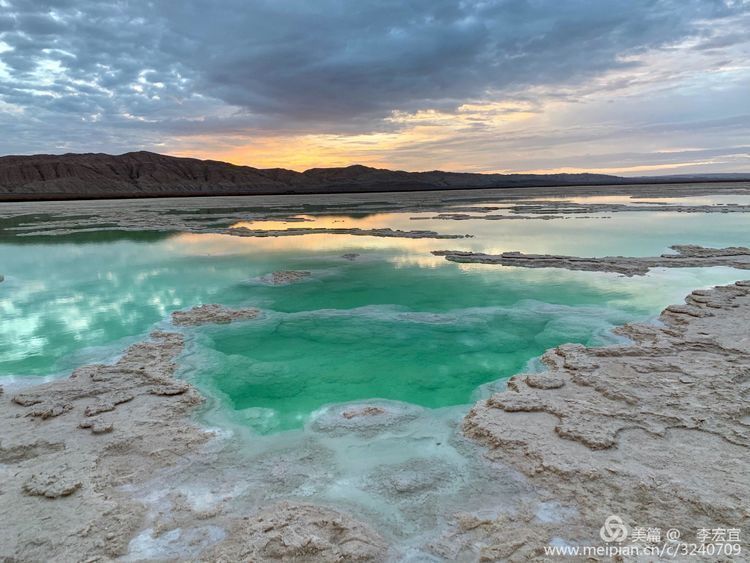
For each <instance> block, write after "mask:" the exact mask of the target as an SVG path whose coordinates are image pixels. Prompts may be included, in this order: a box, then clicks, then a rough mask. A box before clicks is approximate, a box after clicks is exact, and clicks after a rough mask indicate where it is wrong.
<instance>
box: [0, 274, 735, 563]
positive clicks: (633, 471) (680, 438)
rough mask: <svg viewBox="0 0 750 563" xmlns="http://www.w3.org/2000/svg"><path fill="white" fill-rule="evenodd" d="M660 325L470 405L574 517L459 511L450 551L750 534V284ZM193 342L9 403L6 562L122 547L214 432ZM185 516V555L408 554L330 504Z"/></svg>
mask: <svg viewBox="0 0 750 563" xmlns="http://www.w3.org/2000/svg"><path fill="white" fill-rule="evenodd" d="M243 314H244V313H243V312H241V311H240V312H238V313H237V317H238V318H242V317H243ZM196 315H197V316H196V317H195V318H196V319H198V320H197V321H196V322H199V321H200V319H203V318H205V314H204V311H202V310H200V311H197V312H196ZM231 317H232V313H231V312H230V311H226V312H224V313H223V316H222V321H223V322H226V321H225V319H226V318H231ZM246 318H252V315H249V313H248V314H247V315H246ZM183 320H184V319H183ZM209 321H210V319H209ZM659 321H660V324H658V325H643V324H630V325H625V326H624V327H621V328H620V329H618V330H617V331H618V332H619V333H620V334H622V335H624V336H627V337H628V338H630V339H631V341H632V342H631V343H630V344H627V345H622V346H608V347H604V348H585V347H583V346H579V345H564V346H560V347H558V348H555V349H553V350H550V351H548V352H547V353H546V354H545V355H544V356H543V362H544V363H545V364H546V365H547V366H548V367H549V368H550V369H549V371H548V372H545V373H542V374H533V375H521V376H515V377H513V378H511V380H510V381H509V383H508V390H507V391H505V392H501V393H497V394H495V395H493V396H492V397H491V398H489V399H487V400H484V401H480V402H479V403H477V404H476V405H475V406H474V408H473V409H472V410H471V411H470V412H469V413H468V414H467V416H466V418H465V421H464V432H465V433H466V434H467V435H468V436H470V437H472V438H474V439H476V440H477V441H478V442H479V443H481V444H484V445H486V447H487V448H488V449H487V454H488V455H489V456H491V457H492V458H494V459H496V460H498V461H500V462H502V463H504V464H509V465H511V466H512V467H515V468H517V469H518V470H520V471H522V472H523V473H524V474H525V475H527V477H528V479H529V480H530V482H531V483H532V485H533V486H534V487H536V488H537V489H538V491H539V493H540V494H541V495H542V497H543V498H546V499H547V500H548V501H549V502H552V503H555V504H556V505H560V506H564V507H566V510H568V511H569V513H568V517H566V518H565V520H564V522H560V521H551V522H545V521H540V520H539V518H538V517H536V518H535V517H533V516H532V515H529V514H527V513H524V512H519V513H517V514H516V515H515V516H514V517H511V516H508V515H507V514H506V515H503V516H499V517H497V518H487V517H486V516H479V515H472V514H471V513H466V514H463V515H459V516H458V517H457V520H456V525H455V530H454V532H453V535H452V537H451V543H452V544H453V545H455V546H459V547H458V548H457V549H458V552H455V553H451V554H450V555H451V557H456V558H469V559H471V558H478V557H481V558H484V559H487V560H494V559H508V558H509V559H512V560H525V559H535V558H540V559H541V558H543V555H544V552H543V548H544V546H545V545H548V544H549V543H550V542H554V541H560V538H562V539H564V541H565V542H568V543H571V544H577V543H578V544H598V543H601V542H600V540H598V531H599V528H600V527H601V525H602V522H603V521H604V519H605V518H606V517H607V516H609V515H611V514H617V515H619V516H620V517H622V518H623V519H624V520H625V522H626V523H627V524H628V525H629V526H650V527H652V526H660V527H664V528H676V529H678V530H680V531H681V533H682V534H683V538H684V540H685V541H695V540H694V534H695V532H696V530H697V529H699V528H720V527H721V528H740V529H747V524H748V518H750V514H748V511H747V508H746V502H745V501H746V499H747V498H748V496H750V476H748V475H747V472H746V470H745V469H746V467H747V466H748V463H750V455H749V452H748V447H749V446H750V405H749V404H748V392H749V391H750V333H748V332H747V328H746V327H747V326H748V325H749V324H750V281H746V282H737V283H736V284H734V285H729V286H722V287H717V288H714V289H711V290H696V291H694V292H693V293H691V294H690V295H689V296H688V297H687V298H686V304H685V305H679V306H671V307H668V308H667V309H665V311H664V312H663V313H662V315H661V316H660V318H659ZM249 322H252V321H249ZM183 345H184V337H183V336H182V335H181V334H179V333H176V332H155V333H153V334H152V335H151V337H150V338H149V339H148V340H147V341H144V342H142V343H139V344H135V345H133V346H131V347H130V348H128V350H126V351H125V352H124V354H123V355H122V357H121V358H120V359H119V360H118V361H117V362H116V363H115V364H112V365H92V366H83V367H81V368H78V369H77V370H75V371H74V372H73V374H72V375H71V377H70V378H66V379H60V380H55V381H52V382H49V383H45V384H42V385H38V386H34V387H29V388H26V389H23V390H21V391H20V392H18V393H4V394H3V395H2V396H0V405H2V408H0V413H1V414H0V418H1V419H2V427H3V429H4V434H3V437H2V442H1V444H0V460H2V466H0V468H1V469H0V477H2V483H3V484H2V489H0V490H1V491H2V496H1V497H0V499H2V502H1V503H0V520H1V521H3V522H4V523H5V524H4V525H3V527H2V531H0V534H1V535H0V546H2V547H1V548H0V549H1V550H2V551H0V555H2V556H3V557H5V558H10V559H11V560H21V561H33V560H44V559H51V558H55V559H58V560H108V559H113V558H119V557H123V556H126V554H127V552H128V548H129V546H130V545H131V541H132V540H133V538H136V537H137V536H138V535H139V534H140V533H142V532H143V528H144V526H145V525H146V522H147V521H148V514H147V512H148V510H147V508H146V506H145V505H144V503H143V502H142V501H141V500H139V499H138V498H134V497H133V496H132V495H131V494H129V492H128V491H129V490H133V489H134V487H136V486H137V485H142V484H143V483H145V482H147V481H148V480H149V479H151V478H152V477H153V476H154V475H155V474H160V473H167V474H169V473H170V472H179V471H180V470H181V467H184V466H185V465H187V464H189V463H190V461H191V459H194V458H195V457H196V456H198V457H199V456H201V455H203V453H202V452H204V451H205V448H209V447H210V445H211V443H212V442H213V441H214V436H213V435H212V434H211V433H210V432H208V431H206V430H203V429H201V428H199V427H198V426H196V425H195V423H194V422H193V421H192V416H193V414H194V413H195V409H196V408H197V407H198V405H200V404H201V402H202V398H201V397H200V395H199V394H198V393H197V391H196V390H195V389H194V388H193V387H192V386H190V385H189V384H187V383H185V382H183V381H180V380H177V379H175V378H174V373H175V370H176V365H175V359H176V357H177V356H178V355H179V353H180V351H181V350H182V347H183ZM373 414H375V415H377V414H378V412H372V413H362V416H371V415H373ZM352 416H357V413H355V414H354V415H352ZM178 524H179V525H180V526H183V527H184V526H186V525H194V526H195V525H199V528H200V529H201V530H203V532H202V535H198V536H196V537H193V538H192V540H191V542H190V543H191V545H189V546H187V548H189V549H190V550H192V551H191V552H190V553H191V554H190V555H189V556H187V557H185V558H196V557H197V558H206V559H209V560H233V559H236V558H238V557H252V558H259V559H261V560H263V559H283V558H290V557H302V558H304V559H305V560H320V561H327V560H331V559H334V558H338V559H342V560H385V559H388V558H394V559H397V558H398V554H395V553H393V552H389V547H388V542H387V540H386V539H384V537H383V536H382V535H380V534H379V533H378V531H377V530H375V529H374V528H372V527H371V525H370V524H368V523H366V522H360V521H358V520H357V519H356V518H354V517H353V516H352V515H350V514H348V513H347V512H346V511H341V512H339V511H337V510H336V507H330V506H315V505H312V504H300V503H296V502H293V501H290V502H281V503H275V504H272V505H270V506H265V507H261V508H260V509H259V513H258V514H245V515H239V514H233V513H232V512H231V511H226V512H223V511H221V510H218V511H208V512H200V511H195V510H192V509H188V508H186V509H185V510H183V511H182V513H181V514H180V516H179V522H175V523H174V525H178ZM151 533H154V534H156V533H163V530H162V531H158V530H151ZM691 534H692V537H693V539H690V538H691ZM555 538H557V540H555ZM743 542H746V539H745V538H744V537H743ZM743 547H744V548H745V549H746V548H747V544H746V543H743ZM436 549H437V550H438V552H439V546H438V547H436Z"/></svg>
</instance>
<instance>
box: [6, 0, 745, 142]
mask: <svg viewBox="0 0 750 563" xmlns="http://www.w3.org/2000/svg"><path fill="white" fill-rule="evenodd" d="M748 10H750V6H749V5H748V3H747V2H744V1H729V0H727V1H720V0H610V1H606V2H605V1H600V2H591V1H590V0H566V1H561V0H483V1H482V0H476V1H472V0H463V1H455V0H451V1H449V0H411V1H405V0H357V1H351V2H346V1H343V0H316V1H315V2H310V1H309V0H255V1H247V0H226V1H223V2H220V3H217V2H213V1H209V0H181V1H179V2H166V1H165V2H153V1H150V0H149V1H147V0H130V1H119V2H99V1H87V0H46V1H42V0H0V61H2V65H0V100H2V101H4V102H6V103H7V104H12V106H13V107H14V113H8V114H7V115H5V117H4V120H3V121H4V123H5V124H6V125H7V124H9V123H14V124H15V127H14V130H17V131H25V134H24V135H22V137H21V138H24V139H26V140H27V141H28V144H29V146H31V145H34V147H36V146H37V145H40V144H43V143H44V142H45V139H44V138H43V136H42V131H47V130H48V129H49V126H51V129H52V130H58V131H59V128H56V127H55V124H57V125H59V126H63V125H64V126H65V127H66V128H67V129H66V130H68V131H71V138H73V137H75V138H78V137H80V138H85V137H86V136H87V134H88V135H90V133H91V132H104V131H106V134H105V133H101V135H102V137H105V136H106V137H107V138H108V139H109V138H117V136H116V135H112V132H113V131H122V130H126V129H127V130H130V131H133V132H138V131H140V132H141V133H140V137H138V134H136V135H135V137H136V138H140V139H142V143H143V144H148V143H151V142H152V140H153V139H155V138H158V135H159V133H161V134H170V133H176V134H188V135H189V134H196V133H211V132H218V133H223V132H240V131H245V132H248V131H262V132H264V134H268V133H269V132H272V131H276V132H279V131H286V132H288V131H294V132H297V133H305V132H328V131H330V132H339V133H341V132H343V133H346V132H352V131H357V132H366V131H375V130H383V129H384V128H387V127H395V125H393V124H387V123H385V122H383V117H386V116H388V115H389V114H390V113H391V112H392V111H394V110H399V111H406V112H411V111H417V110H423V109H441V110H443V111H452V110H454V109H455V108H456V107H457V106H458V105H460V104H461V103H465V102H466V101H470V100H476V99H498V98H502V97H505V98H507V97H510V96H516V95H518V96H520V95H522V94H523V91H524V90H525V89H528V88H529V87H538V86H542V87H546V88H548V89H549V88H550V87H552V88H554V87H555V86H557V85H566V84H567V85H569V84H575V83H578V82H581V81H584V80H587V79H588V78H589V77H591V76H593V75H596V74H598V73H602V72H605V71H608V70H612V69H618V68H625V67H627V66H628V65H633V64H635V63H634V62H632V60H630V59H627V58H626V57H628V56H629V55H634V54H638V53H642V52H644V51H646V50H649V49H654V48H660V47H666V46H669V45H672V44H674V43H676V42H679V41H682V40H684V39H686V38H689V37H692V36H696V37H700V38H701V39H702V41H703V44H704V45H706V46H709V45H710V46H712V48H713V46H726V45H727V44H731V43H732V42H734V41H735V40H736V41H741V40H744V39H743V37H742V35H743V34H739V35H727V36H726V37H706V36H704V35H705V22H707V21H708V22H711V21H716V22H721V21H724V19H727V18H731V17H735V16H737V15H738V14H740V13H746V12H747V11H748ZM700 34H704V35H700ZM706 48H708V47H706ZM19 108H20V110H21V111H20V112H19V111H18V109H19ZM1 111H3V108H2V106H0V112H1ZM42 120H43V121H44V125H45V126H44V127H41V126H40V123H41V121H42ZM479 126H480V125H478V127H479ZM73 129H75V130H76V133H75V134H74V133H72V130H73ZM17 139H18V138H17ZM17 139H16V142H18V140H17ZM122 139H123V143H124V142H125V141H127V142H128V143H130V145H129V147H132V146H133V145H132V143H133V136H131V135H124V134H123V135H122ZM47 141H49V139H47ZM10 142H11V141H8V140H6V141H3V142H1V143H2V144H1V145H0V150H2V151H8V150H11V149H10V148H9V146H8V143H10ZM116 146H119V145H116ZM29 150H34V149H29Z"/></svg>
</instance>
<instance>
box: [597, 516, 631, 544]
mask: <svg viewBox="0 0 750 563" xmlns="http://www.w3.org/2000/svg"><path fill="white" fill-rule="evenodd" d="M599 535H600V536H601V538H602V539H603V540H604V541H605V542H607V543H609V542H613V541H615V542H623V541H625V540H626V539H627V537H628V527H627V526H626V525H625V522H623V521H622V518H620V517H619V516H617V515H616V514H613V515H612V516H609V517H608V518H607V519H606V520H605V521H604V526H602V527H601V529H600V530H599Z"/></svg>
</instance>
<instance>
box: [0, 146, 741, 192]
mask: <svg viewBox="0 0 750 563" xmlns="http://www.w3.org/2000/svg"><path fill="white" fill-rule="evenodd" d="M707 176H708V175H707ZM717 176H720V175H715V174H714V175H710V179H711V180H714V181H716V179H717ZM731 176H732V178H731V179H732V180H738V179H750V175H744V176H743V175H739V176H738V175H731ZM699 179H700V177H699V176H691V177H685V176H680V177H679V179H677V178H676V177H674V176H673V177H670V179H669V180H668V181H670V182H674V181H696V180H699ZM707 179H708V178H707ZM643 181H648V182H649V183H651V182H655V181H656V182H658V181H659V180H658V178H637V179H634V178H623V177H620V176H610V175H605V174H585V173H584V174H472V173H463V172H443V171H439V170H434V171H430V172H405V171H400V170H386V169H380V168H371V167H368V166H362V165H353V166H347V167H342V168H312V169H310V170H306V171H305V172H295V171H293V170H286V169H283V168H271V169H260V168H253V167H252V166H238V165H234V164H229V163H227V162H220V161H216V160H199V159H196V158H181V157H174V156H167V155H162V154H157V153H152V152H146V151H140V152H129V153H125V154H121V155H109V154H103V153H85V154H73V153H69V154H62V155H50V154H39V155H32V156H4V157H0V201H12V200H42V199H99V198H131V197H132V198H137V197H167V196H198V195H203V196H206V195H253V194H258V195H260V194H292V193H299V194H304V193H352V192H378V191H406V190H409V191H414V190H436V189H469V188H509V187H527V186H540V187H542V186H568V185H606V184H628V183H638V182H643ZM664 181H666V179H665V180H664Z"/></svg>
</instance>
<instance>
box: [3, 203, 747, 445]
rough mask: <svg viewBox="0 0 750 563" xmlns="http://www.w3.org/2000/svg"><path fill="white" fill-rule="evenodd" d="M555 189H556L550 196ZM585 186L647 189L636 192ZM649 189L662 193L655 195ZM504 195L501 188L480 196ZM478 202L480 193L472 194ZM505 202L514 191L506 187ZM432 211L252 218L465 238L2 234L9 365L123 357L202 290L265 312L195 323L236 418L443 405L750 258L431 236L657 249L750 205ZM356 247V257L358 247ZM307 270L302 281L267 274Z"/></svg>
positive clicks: (709, 231) (193, 350)
mask: <svg viewBox="0 0 750 563" xmlns="http://www.w3.org/2000/svg"><path fill="white" fill-rule="evenodd" d="M546 199H550V198H546ZM746 199H748V197H747V196H731V195H727V196H715V197H713V198H712V197H694V198H668V199H665V200H660V201H662V202H663V205H666V206H668V205H674V204H680V203H683V204H686V203H689V204H714V203H716V204H722V205H724V204H727V203H746V202H745V201H744V200H746ZM570 201H574V202H576V203H586V202H591V203H628V202H629V203H638V200H636V201H635V202H634V201H633V200H628V198H626V197H625V196H614V197H611V196H608V197H604V196H592V197H588V198H587V197H576V198H570ZM644 201H649V200H648V199H645V200H644ZM487 204H492V202H487V203H483V204H481V205H487ZM476 205H479V204H476ZM498 205H499V206H501V207H502V206H503V205H504V204H503V203H500V204H498ZM435 215H436V213H418V212H417V213H415V212H413V211H410V212H408V211H407V212H387V213H377V212H374V213H373V212H369V213H358V214H348V215H340V214H339V215H337V214H336V213H335V212H334V211H333V210H332V211H331V213H330V214H316V215H314V216H304V215H302V216H299V217H300V218H302V219H307V221H306V222H302V223H285V222H282V221H260V222H255V223H241V224H242V225H246V226H249V227H252V228H268V229H277V228H290V227H335V228H344V227H346V228H348V227H357V228H367V229H370V228H383V227H390V228H393V229H404V230H416V229H430V230H435V231H438V232H440V233H446V234H470V235H472V236H473V238H466V239H448V240H436V239H401V238H377V237H369V236H351V235H327V234H312V235H304V236H294V237H281V238H239V237H232V236H228V235H219V234H190V233H173V234H161V233H153V232H130V233H122V232H120V233H111V232H99V233H89V234H88V235H87V236H86V237H85V238H83V239H82V238H81V237H73V236H68V237H66V236H56V237H19V236H12V233H11V232H6V233H5V234H4V236H3V237H2V239H0V241H1V242H0V273H2V274H4V275H5V277H6V279H5V282H3V283H2V284H1V285H0V315H1V316H2V323H0V376H2V380H3V381H4V382H5V383H6V384H8V383H13V382H15V383H16V384H18V383H20V382H24V381H26V382H28V381H33V379H30V378H40V377H57V376H61V375H65V374H67V373H68V372H69V371H70V370H71V369H73V368H74V367H76V366H78V365H81V364H84V363H89V362H94V361H111V360H112V359H113V358H114V357H116V355H117V354H118V353H119V352H121V351H122V350H123V349H124V348H125V347H126V346H127V345H128V344H130V343H133V342H136V341H138V340H140V339H142V338H144V337H145V336H146V335H147V334H148V332H149V331H151V330H152V329H154V328H156V327H161V328H170V324H169V315H170V313H171V312H173V311H176V310H179V309H185V308H189V307H192V306H195V305H198V304H201V303H220V304H223V305H229V306H252V307H258V308H260V309H261V310H262V311H263V315H262V318H260V319H259V320H253V321H250V322H243V323H236V324H232V325H226V326H204V327H198V328H193V329H188V330H185V333H186V334H187V335H188V336H189V340H188V341H189V344H188V348H187V351H186V352H185V354H184V358H183V359H182V362H181V376H182V377H184V378H186V379H188V380H190V381H192V382H194V383H196V384H197V385H198V386H199V387H200V388H201V390H203V392H204V393H205V394H207V395H208V396H209V397H212V398H213V400H214V401H215V406H214V408H215V409H218V410H220V411H222V413H223V414H224V415H225V416H226V417H227V419H230V420H231V421H232V422H233V423H236V424H240V425H244V426H246V427H248V428H250V429H252V430H253V431H255V432H258V433H261V434H264V433H273V432H277V431H282V430H290V429H295V428H302V427H303V426H304V425H305V424H306V423H307V422H308V421H309V420H310V417H311V415H312V414H313V413H315V412H316V411H317V410H318V409H320V408H321V407H323V406H324V405H328V404H332V403H342V402H348V401H363V400H371V399H386V400H394V401H401V402H404V403H409V404H413V405H419V406H422V407H429V408H438V407H447V406H452V405H464V404H468V403H470V402H471V400H472V399H473V398H475V397H476V394H477V393H478V392H480V391H479V390H480V389H481V387H482V386H483V385H485V384H488V383H491V382H495V381H498V380H503V379H505V378H507V377H509V376H511V375H513V374H515V373H518V372H520V371H522V370H524V369H525V368H527V367H528V366H529V362H533V360H534V359H535V358H537V357H538V356H539V355H540V354H541V353H543V352H544V351H545V350H546V349H547V348H550V347H553V346H556V345H559V344H562V343H565V342H579V343H582V344H588V345H597V344H605V343H607V342H611V341H612V340H613V337H612V336H611V334H610V330H611V329H612V328H613V327H614V326H616V325H619V324H622V323H625V322H628V321H632V320H647V319H649V318H652V317H654V316H655V315H656V314H658V312H659V311H660V310H661V309H662V308H663V307H664V306H666V305H668V304H670V303H672V302H679V301H681V299H682V297H683V296H684V295H685V294H686V293H688V292H689V291H690V290H691V289H693V288H696V287H701V286H709V285H714V284H720V283H727V282H731V281H734V280H735V279H738V278H741V277H742V273H738V272H736V271H732V270H729V269H722V268H708V269H684V270H678V269H673V270H669V269H664V270H655V271H652V272H651V273H650V274H648V275H647V276H643V277H635V278H624V277H620V276H617V275H614V274H604V273H590V272H569V271H566V270H557V269H544V270H527V269H522V268H506V267H493V266H485V265H458V264H454V263H450V262H447V261H446V260H444V259H443V258H440V257H435V256H433V255H431V254H430V251H431V250H439V249H446V248H450V249H454V248H455V249H466V250H478V251H483V252H491V253H495V252H502V251H506V250H519V251H523V252H533V253H557V254H573V255H579V256H602V255H613V254H620V255H630V256H644V255H654V254H659V253H663V252H667V251H669V249H668V247H669V245H671V244H682V243H685V244H702V245H706V246H729V245H750V229H748V216H747V215H746V214H744V213H733V214H718V213H715V214H703V213H695V214H684V213H670V212H668V211H665V212H653V213H650V212H649V213H645V212H621V213H612V214H609V215H608V216H605V215H593V216H588V217H583V218H579V217H576V216H574V215H568V216H565V217H564V218H561V219H553V220H547V221H544V220H515V221H488V220H482V219H473V220H464V221H450V220H437V219H433V218H432V217H434V216H435ZM350 253H354V254H358V255H359V256H357V258H356V259H354V260H348V259H345V258H343V257H342V255H344V254H350ZM278 270H305V271H309V272H311V274H312V275H311V276H310V277H309V278H307V279H305V280H303V281H301V282H298V283H293V284H289V285H280V286H272V285H268V284H266V283H264V282H263V280H262V276H264V275H266V274H269V273H271V272H274V271H278Z"/></svg>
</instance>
